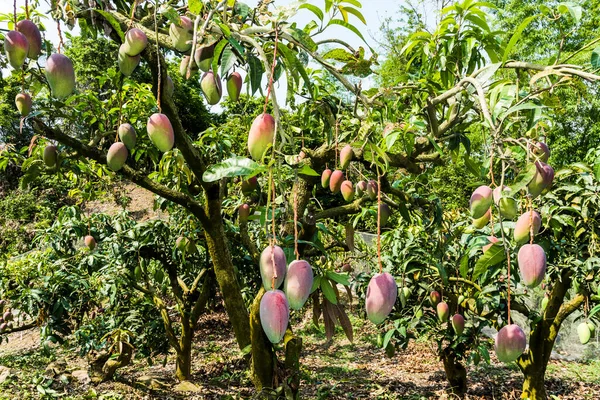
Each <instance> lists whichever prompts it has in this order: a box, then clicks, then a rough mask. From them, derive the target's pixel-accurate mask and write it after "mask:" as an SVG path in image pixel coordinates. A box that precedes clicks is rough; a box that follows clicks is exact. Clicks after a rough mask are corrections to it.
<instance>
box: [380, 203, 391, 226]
mask: <svg viewBox="0 0 600 400" xmlns="http://www.w3.org/2000/svg"><path fill="white" fill-rule="evenodd" d="M391 216H392V209H391V208H390V206H388V205H387V204H386V203H381V204H380V205H379V217H380V218H379V223H380V224H381V227H382V228H383V227H384V226H386V225H387V223H388V220H389V219H390V217H391Z"/></svg>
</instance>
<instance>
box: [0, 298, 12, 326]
mask: <svg viewBox="0 0 600 400" xmlns="http://www.w3.org/2000/svg"><path fill="white" fill-rule="evenodd" d="M6 306H7V303H6V300H0V313H2V316H1V317H0V333H4V332H6V330H11V329H12V328H13V327H14V325H13V319H14V316H13V313H12V311H10V309H9V308H7V307H6ZM5 308H6V311H5Z"/></svg>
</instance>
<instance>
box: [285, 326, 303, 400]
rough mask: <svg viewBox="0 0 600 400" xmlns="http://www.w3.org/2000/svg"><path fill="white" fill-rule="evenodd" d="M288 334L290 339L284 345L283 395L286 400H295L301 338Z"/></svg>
mask: <svg viewBox="0 0 600 400" xmlns="http://www.w3.org/2000/svg"><path fill="white" fill-rule="evenodd" d="M288 332H289V333H290V334H291V335H292V338H291V339H290V340H288V341H287V343H286V344H285V373H286V382H285V392H286V393H285V394H286V399H289V400H296V399H299V398H300V353H301V352H302V338H300V337H298V336H295V335H293V333H292V332H291V330H290V329H288Z"/></svg>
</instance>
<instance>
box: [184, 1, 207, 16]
mask: <svg viewBox="0 0 600 400" xmlns="http://www.w3.org/2000/svg"><path fill="white" fill-rule="evenodd" d="M203 8H204V4H202V0H189V1H188V11H189V12H191V13H192V14H194V15H200V13H201V12H202V9H203Z"/></svg>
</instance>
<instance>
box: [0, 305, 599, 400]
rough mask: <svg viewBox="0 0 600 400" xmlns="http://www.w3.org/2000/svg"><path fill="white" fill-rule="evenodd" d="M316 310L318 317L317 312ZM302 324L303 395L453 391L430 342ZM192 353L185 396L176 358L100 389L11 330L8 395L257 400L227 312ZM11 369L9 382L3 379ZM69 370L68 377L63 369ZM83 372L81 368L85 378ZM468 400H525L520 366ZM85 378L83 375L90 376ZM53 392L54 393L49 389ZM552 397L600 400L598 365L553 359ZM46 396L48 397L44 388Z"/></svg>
mask: <svg viewBox="0 0 600 400" xmlns="http://www.w3.org/2000/svg"><path fill="white" fill-rule="evenodd" d="M309 314H310V313H309ZM309 317H310V315H307V316H305V318H303V319H302V320H296V321H294V326H295V327H297V331H296V332H297V333H298V334H299V335H300V336H301V337H302V338H303V341H304V349H303V353H302V360H301V361H302V367H301V374H302V382H301V386H302V398H303V399H407V400H408V399H410V400H416V399H437V398H448V397H447V396H446V395H445V389H446V382H445V376H444V372H443V366H442V364H441V362H440V361H439V360H437V359H436V358H435V357H434V355H433V353H432V351H431V349H430V348H429V346H428V345H427V344H426V343H421V342H417V343H415V342H411V345H410V346H409V347H408V349H406V350H404V351H401V352H398V353H397V354H396V355H395V356H394V357H393V358H388V357H386V356H385V354H384V352H383V351H382V350H381V349H379V348H377V347H376V346H374V345H373V344H372V343H373V335H374V333H375V331H374V330H373V328H372V327H371V325H369V324H363V323H362V322H361V320H359V319H356V318H353V323H354V326H355V341H354V343H350V342H349V341H348V339H346V337H345V336H344V335H343V333H342V332H341V331H340V332H337V333H336V336H335V338H334V340H333V342H332V343H327V341H326V339H325V337H324V334H323V332H322V330H323V327H322V326H321V329H320V330H319V329H318V328H316V327H315V326H314V325H312V323H311V322H310V318H309ZM199 328H200V329H199V331H198V334H197V337H196V343H195V348H194V360H195V361H194V366H193V371H194V374H193V379H192V382H193V384H194V385H195V390H196V391H195V392H179V391H178V390H177V386H176V385H177V383H178V382H177V381H176V380H175V379H174V378H173V372H174V357H173V355H170V356H169V357H168V358H167V359H166V364H165V365H164V366H163V361H164V360H165V359H164V356H162V357H157V358H156V359H154V360H153V365H149V364H148V362H147V360H145V359H136V360H135V362H134V364H133V365H130V366H128V367H126V368H124V369H122V370H119V372H118V373H117V376H116V379H115V380H114V381H112V382H106V383H102V384H100V385H97V386H94V385H92V384H90V383H88V382H86V381H85V379H84V380H81V375H82V374H85V371H86V368H87V363H86V361H85V359H84V358H82V357H79V356H78V355H77V354H76V353H75V352H74V351H73V350H72V349H69V346H68V345H66V346H63V347H55V348H52V349H50V350H44V349H43V348H41V347H40V344H39V342H40V341H39V333H38V331H37V330H30V331H26V332H18V333H14V334H11V335H10V337H9V342H8V344H6V343H4V344H2V345H0V365H2V366H3V367H0V382H2V383H0V399H2V400H4V399H16V398H19V399H37V398H61V399H93V398H97V399H104V400H116V399H179V398H186V399H249V398H256V393H255V392H254V390H253V388H252V385H251V383H250V381H249V379H248V375H247V372H246V371H247V365H246V361H245V360H244V358H243V356H242V354H241V353H240V352H239V351H238V350H237V346H236V343H235V340H234V338H233V335H232V333H231V329H230V326H229V324H228V322H227V318H226V315H225V314H224V313H222V312H221V313H216V314H211V315H207V316H205V317H203V318H202V319H201V321H200V324H199ZM7 369H9V373H8V377H5V379H4V380H3V373H5V371H6V370H7ZM63 370H64V371H63ZM82 371H83V372H82ZM468 376H469V382H470V384H469V393H468V397H467V398H468V399H517V398H519V396H520V386H521V383H522V378H521V375H520V373H519V372H518V371H517V370H516V368H515V367H514V366H513V367H507V366H505V365H504V364H500V363H498V362H497V361H494V360H493V361H492V364H491V365H486V364H482V365H480V366H477V367H475V366H469V367H468ZM84 378H85V376H84ZM45 387H47V388H48V389H49V392H48V391H46V389H44V388H45ZM547 388H548V390H549V393H550V394H552V395H554V396H556V397H555V398H558V399H565V400H566V399H573V400H580V399H598V398H600V362H598V361H596V362H592V363H588V364H583V363H574V362H559V361H552V362H551V365H550V366H549V371H548V375H547ZM45 391H46V392H45Z"/></svg>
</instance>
